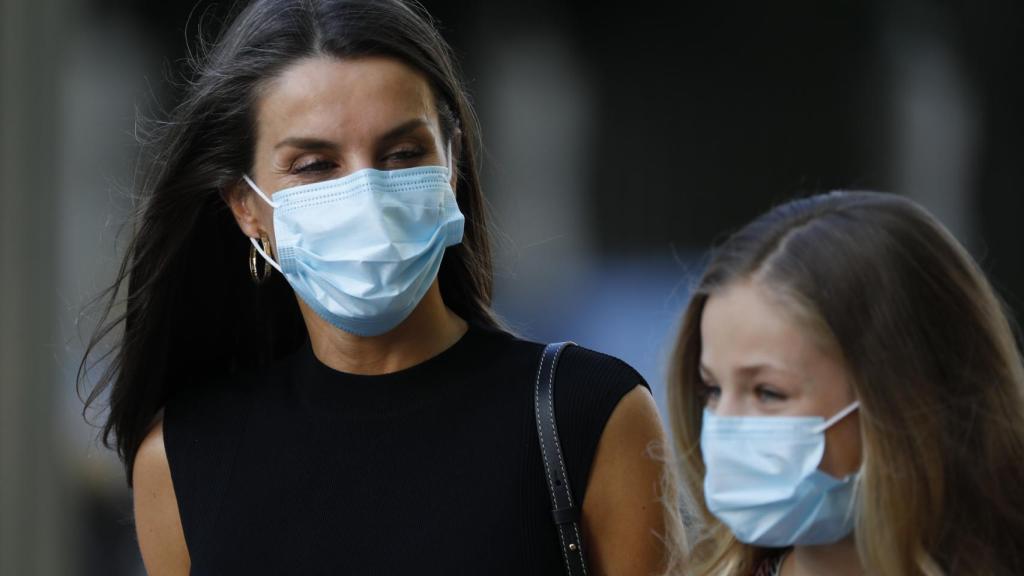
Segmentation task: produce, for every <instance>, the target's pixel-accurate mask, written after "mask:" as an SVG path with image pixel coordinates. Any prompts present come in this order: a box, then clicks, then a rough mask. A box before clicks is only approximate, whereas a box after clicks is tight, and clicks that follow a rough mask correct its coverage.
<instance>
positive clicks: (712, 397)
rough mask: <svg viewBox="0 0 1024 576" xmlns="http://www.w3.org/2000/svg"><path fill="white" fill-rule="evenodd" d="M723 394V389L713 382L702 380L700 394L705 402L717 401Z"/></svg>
mask: <svg viewBox="0 0 1024 576" xmlns="http://www.w3.org/2000/svg"><path fill="white" fill-rule="evenodd" d="M721 395H722V389H721V388H719V387H718V386H714V385H712V384H707V383H704V382H701V385H700V392H699V396H700V398H701V400H702V401H703V402H704V403H705V404H709V403H712V402H717V401H718V398H719V397H720V396H721Z"/></svg>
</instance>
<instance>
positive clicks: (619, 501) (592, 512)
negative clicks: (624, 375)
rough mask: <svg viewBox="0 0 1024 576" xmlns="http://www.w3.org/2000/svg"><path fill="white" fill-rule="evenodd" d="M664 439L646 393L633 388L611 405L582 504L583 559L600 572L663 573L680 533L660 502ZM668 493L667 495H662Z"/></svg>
mask: <svg viewBox="0 0 1024 576" xmlns="http://www.w3.org/2000/svg"><path fill="white" fill-rule="evenodd" d="M667 449H668V447H667V445H666V438H665V433H664V429H663V428H662V425H661V419H660V417H659V416H658V410H657V407H656V406H655V403H654V399H653V398H652V397H651V393H650V392H649V391H648V390H647V389H646V388H645V387H643V386H636V387H635V388H633V389H632V390H631V391H630V392H628V393H627V394H626V395H625V396H623V397H622V399H621V400H620V401H619V403H618V405H616V407H615V409H614V411H613V412H612V414H611V417H610V418H609V419H608V423H607V425H606V426H605V429H604V432H603V433H602V434H601V439H600V441H599V442H598V446H597V452H596V454H595V455H594V465H593V467H592V468H591V474H590V483H589V487H588V488H587V494H586V497H585V499H584V502H583V525H584V526H583V528H584V530H585V532H586V537H587V540H588V542H587V545H588V547H589V551H588V554H587V555H588V557H589V559H590V561H591V563H592V564H594V565H595V568H596V571H597V572H598V573H602V574H651V573H656V572H660V571H661V570H663V569H664V566H665V562H666V559H667V557H668V556H670V554H669V553H668V552H669V551H668V550H667V549H666V545H671V542H673V541H674V540H675V539H676V538H677V537H678V534H680V533H681V526H674V525H673V523H674V522H676V519H675V518H674V516H673V515H671V514H668V513H667V512H666V507H665V502H666V501H672V499H673V498H674V493H672V492H671V490H670V489H669V488H666V486H667V483H666V479H667V478H668V476H667V474H668V471H667V469H666V467H667V460H666V458H665V454H666V450H667ZM667 491H668V493H666V492H667Z"/></svg>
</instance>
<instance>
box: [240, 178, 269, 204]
mask: <svg viewBox="0 0 1024 576" xmlns="http://www.w3.org/2000/svg"><path fill="white" fill-rule="evenodd" d="M242 178H243V179H244V180H245V183H246V184H248V185H249V187H250V188H252V189H253V191H255V192H256V193H257V194H259V195H260V198H263V201H264V202H266V203H267V204H269V205H270V207H271V208H277V207H278V203H277V202H274V201H273V200H271V199H270V197H269V196H267V195H266V194H264V193H263V190H260V187H259V186H257V185H256V183H255V182H253V181H252V178H249V175H248V174H242Z"/></svg>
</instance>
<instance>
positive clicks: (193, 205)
mask: <svg viewBox="0 0 1024 576" xmlns="http://www.w3.org/2000/svg"><path fill="white" fill-rule="evenodd" d="M315 55H328V56H332V57H336V58H358V57H364V56H388V57H393V58H397V59H399V60H401V61H402V62H404V63H405V64H407V65H409V66H410V67H412V68H413V69H414V70H416V71H418V72H420V73H422V74H423V75H424V77H425V78H426V79H427V80H428V82H429V83H430V85H431V87H432V89H433V91H434V96H435V100H436V107H437V111H438V117H439V121H440V124H441V131H442V136H443V137H444V139H445V140H446V142H452V139H453V138H456V140H455V141H454V142H452V144H453V145H452V148H453V149H454V150H455V151H457V158H458V165H457V170H458V183H457V187H456V190H457V197H458V203H459V208H460V209H461V211H462V213H463V214H464V215H465V218H466V226H465V236H464V238H463V241H462V243H461V244H459V245H457V246H454V247H451V248H449V249H448V250H447V252H446V253H445V256H444V260H443V262H442V264H441V270H440V272H439V277H438V278H439V283H440V289H441V294H442V296H443V298H444V301H445V303H446V304H447V306H449V307H450V308H451V309H452V310H453V311H455V312H456V313H457V314H459V315H460V316H461V317H463V318H465V319H466V320H468V321H471V322H475V323H477V324H482V325H486V326H497V325H498V323H497V321H496V319H495V317H494V315H493V313H492V311H491V307H490V305H491V287H492V278H493V274H492V261H491V251H490V245H489V239H488V232H487V223H486V219H485V207H484V201H483V197H482V195H481V191H480V178H479V166H478V157H479V145H480V144H479V129H478V124H477V119H476V116H475V114H474V112H473V109H472V107H471V105H470V102H469V100H468V98H467V95H466V91H465V89H464V87H463V84H462V83H461V81H460V79H459V73H458V71H457V69H456V66H455V63H454V60H453V58H452V55H451V50H450V48H449V47H448V45H447V44H446V43H445V41H444V40H443V39H442V38H441V36H440V34H439V33H438V31H437V29H436V27H435V25H434V22H433V21H432V20H431V18H430V16H429V15H428V14H427V13H426V11H425V10H424V9H423V8H422V7H420V6H419V5H418V4H414V3H411V2H405V1H402V0H256V1H255V2H253V3H251V4H250V5H249V6H248V7H246V8H244V9H243V10H241V12H239V13H238V15H237V16H236V17H235V18H234V20H233V23H232V24H231V25H230V26H229V27H228V28H227V29H226V31H225V32H224V33H223V34H222V35H221V37H220V38H219V39H218V40H217V41H215V42H213V43H212V44H211V49H210V50H209V52H208V53H207V54H205V55H203V56H200V57H197V59H196V60H195V62H194V66H193V71H192V73H191V74H190V78H189V79H188V81H187V83H186V90H185V94H184V97H183V99H182V101H181V103H180V105H178V106H177V107H176V108H175V109H174V111H173V112H172V113H171V114H170V118H166V119H164V118H161V119H158V120H156V121H154V122H153V126H152V131H151V136H150V138H149V139H148V143H147V144H146V145H145V146H144V148H143V150H144V153H145V154H144V156H143V160H142V166H141V170H140V174H141V177H140V178H139V179H138V181H137V182H136V185H135V195H136V197H137V198H139V200H140V204H139V206H138V210H137V213H136V216H135V217H134V221H133V222H132V224H131V225H132V237H131V242H130V244H129V245H128V248H127V251H126V254H125V256H124V260H123V261H122V263H121V266H120V269H119V271H118V273H117V278H116V279H115V280H114V282H113V284H112V285H111V286H110V288H108V289H107V291H106V292H105V293H104V295H103V296H102V297H101V301H102V302H105V306H104V310H103V311H102V317H101V322H100V327H99V328H98V329H97V331H96V333H95V334H94V335H93V337H92V338H91V340H90V342H89V345H88V348H87V350H86V354H85V356H84V358H83V359H82V363H81V365H80V367H79V376H78V381H79V386H83V383H84V382H85V380H86V379H87V377H88V373H89V372H90V369H91V368H92V367H94V366H95V365H102V373H101V375H100V376H99V377H98V380H97V382H96V384H95V385H94V386H93V387H92V389H91V391H90V393H89V395H88V397H87V399H86V409H88V408H89V407H90V405H92V404H93V403H95V402H96V401H97V399H98V398H100V397H101V396H102V394H103V392H104V391H105V390H107V389H108V388H109V415H108V417H107V420H106V422H105V424H104V426H103V429H102V439H103V442H104V444H105V445H107V446H108V447H113V446H116V449H117V452H118V454H119V456H120V457H121V459H122V461H123V462H124V464H125V468H126V473H127V477H128V482H129V484H131V480H132V478H131V473H132V465H133V463H134V459H135V452H136V450H137V449H138V447H139V444H140V443H141V442H142V439H143V438H144V437H145V434H146V433H147V431H148V429H149V427H150V426H151V425H152V423H153V421H154V419H155V417H156V415H157V413H158V412H159V410H160V409H161V407H162V406H163V405H164V404H165V402H166V400H167V398H168V396H169V395H170V394H171V393H172V391H173V390H174V389H175V388H176V387H180V386H188V385H202V384H203V383H204V382H209V381H213V380H215V379H216V378H217V377H219V376H222V375H226V374H230V373H232V372H235V371H237V370H239V369H241V368H243V367H246V368H251V367H253V366H259V365H262V364H266V363H268V362H271V361H272V360H273V359H274V358H276V357H277V356H279V355H280V354H282V353H284V352H286V351H288V350H291V349H294V348H295V347H296V346H297V345H298V344H299V343H301V341H302V340H303V339H304V338H305V329H304V325H303V323H302V319H301V316H300V314H299V311H298V306H297V304H296V303H295V299H294V296H293V294H292V292H291V290H290V288H289V287H288V285H287V283H286V282H285V281H283V280H282V279H281V278H280V276H279V275H275V276H274V277H273V279H272V280H271V281H269V282H268V283H267V284H265V285H263V286H259V287H256V286H254V285H253V283H252V282H251V281H250V279H249V277H248V268H247V264H246V262H247V255H248V250H249V245H248V242H247V239H246V238H245V237H244V235H242V234H239V232H238V229H237V225H236V224H235V222H234V219H233V218H232V216H231V213H230V211H229V209H228V208H227V205H226V204H225V202H224V200H223V197H222V196H223V194H225V193H226V191H227V190H229V189H230V188H231V187H232V186H233V185H235V184H236V183H237V182H238V180H239V178H241V175H242V174H243V173H245V172H248V171H250V170H251V166H252V162H253V149H254V141H255V124H254V123H255V116H254V103H255V98H256V95H257V93H258V90H259V88H260V86H261V85H262V84H263V83H265V82H267V81H268V80H269V79H271V78H273V77H275V76H276V75H277V74H279V73H281V72H282V71H283V70H284V69H285V68H286V67H287V66H289V65H290V64H292V63H294V62H295V61H296V60H298V59H301V58H305V57H309V56H315ZM125 289H126V290H127V293H126V294H124V291H125ZM122 294H124V297H123V298H122ZM105 342H109V343H110V344H111V346H110V347H109V348H107V349H106V351H105V352H104V353H100V352H99V350H100V348H101V344H102V343H105Z"/></svg>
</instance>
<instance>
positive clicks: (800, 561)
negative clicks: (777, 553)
mask: <svg viewBox="0 0 1024 576" xmlns="http://www.w3.org/2000/svg"><path fill="white" fill-rule="evenodd" d="M780 574H781V576H806V575H820V574H828V575H830V576H860V575H861V574H864V567H863V566H862V565H861V562H860V555H859V554H857V544H856V542H855V541H854V538H853V535H850V536H847V537H846V538H844V539H842V540H840V541H839V542H836V543H835V544H826V545H822V546H796V547H794V548H793V549H792V550H791V551H790V552H789V554H787V555H786V559H785V561H783V563H782V570H780Z"/></svg>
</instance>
